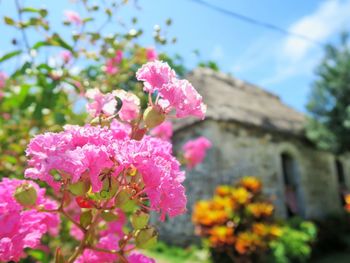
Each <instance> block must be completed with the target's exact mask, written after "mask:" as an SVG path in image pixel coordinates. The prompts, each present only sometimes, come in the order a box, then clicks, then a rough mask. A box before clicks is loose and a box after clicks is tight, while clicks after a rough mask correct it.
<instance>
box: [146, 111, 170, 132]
mask: <svg viewBox="0 0 350 263" xmlns="http://www.w3.org/2000/svg"><path fill="white" fill-rule="evenodd" d="M164 120H165V114H163V113H162V112H161V111H160V110H159V109H158V108H156V107H148V108H147V109H146V110H145V112H144V114H143V121H144V122H145V124H146V126H147V128H149V129H152V128H154V127H156V126H158V125H159V124H161V123H162V122H163V121H164Z"/></svg>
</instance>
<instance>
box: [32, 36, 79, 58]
mask: <svg viewBox="0 0 350 263" xmlns="http://www.w3.org/2000/svg"><path fill="white" fill-rule="evenodd" d="M44 46H55V47H62V48H64V49H67V50H69V51H70V52H72V53H73V52H74V50H73V47H72V46H71V45H69V44H68V43H67V42H66V41H64V40H63V39H62V38H61V37H60V35H58V34H56V33H55V34H53V35H52V37H50V38H49V39H48V40H47V41H39V42H37V43H35V44H34V46H33V47H32V49H35V50H37V49H39V48H41V47H44Z"/></svg>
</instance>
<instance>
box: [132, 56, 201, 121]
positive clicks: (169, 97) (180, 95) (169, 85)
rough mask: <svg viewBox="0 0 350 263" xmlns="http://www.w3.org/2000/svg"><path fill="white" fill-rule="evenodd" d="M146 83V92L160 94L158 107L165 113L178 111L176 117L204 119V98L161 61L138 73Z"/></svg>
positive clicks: (147, 66) (144, 66)
mask: <svg viewBox="0 0 350 263" xmlns="http://www.w3.org/2000/svg"><path fill="white" fill-rule="evenodd" d="M136 78H137V79H138V80H139V81H143V82H144V91H146V92H149V93H150V94H154V93H155V94H158V96H159V97H160V99H159V100H157V106H159V107H160V108H161V110H162V111H163V112H164V113H169V112H170V111H171V110H175V111H176V117H178V118H183V117H187V116H195V117H199V118H201V119H204V115H205V112H206V106H205V105H204V104H203V101H202V97H201V96H200V95H199V94H198V92H197V91H196V90H195V88H194V87H193V86H192V85H191V83H190V82H188V81H187V80H180V79H178V78H176V74H175V71H174V70H172V69H171V68H170V67H169V65H168V64H167V63H164V62H161V61H158V60H156V61H153V62H148V63H147V64H145V65H143V66H142V68H140V69H139V70H138V71H137V73H136Z"/></svg>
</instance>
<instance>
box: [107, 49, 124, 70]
mask: <svg viewBox="0 0 350 263" xmlns="http://www.w3.org/2000/svg"><path fill="white" fill-rule="evenodd" d="M122 59H123V51H121V50H117V52H116V53H115V56H114V57H113V58H110V59H108V60H107V62H106V73H107V74H108V75H114V74H116V73H118V70H119V68H118V65H119V64H120V63H121V62H122Z"/></svg>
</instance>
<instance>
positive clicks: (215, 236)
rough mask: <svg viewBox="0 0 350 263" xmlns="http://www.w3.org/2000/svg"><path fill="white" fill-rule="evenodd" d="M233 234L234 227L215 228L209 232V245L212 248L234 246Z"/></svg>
mask: <svg viewBox="0 0 350 263" xmlns="http://www.w3.org/2000/svg"><path fill="white" fill-rule="evenodd" d="M233 233H234V230H233V228H232V227H227V226H215V227H213V228H212V229H210V231H209V234H210V236H209V243H210V245H211V246H212V247H217V246H220V245H232V244H233V243H234V236H233Z"/></svg>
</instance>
